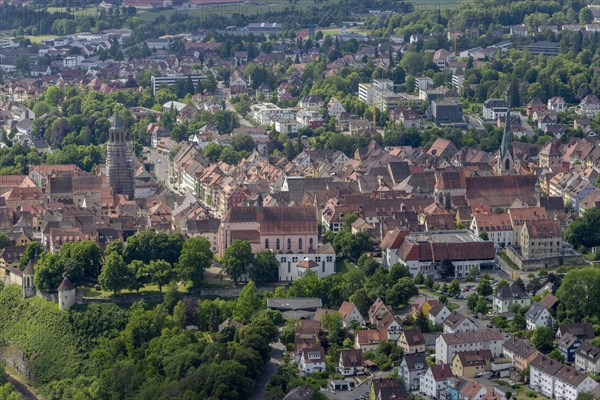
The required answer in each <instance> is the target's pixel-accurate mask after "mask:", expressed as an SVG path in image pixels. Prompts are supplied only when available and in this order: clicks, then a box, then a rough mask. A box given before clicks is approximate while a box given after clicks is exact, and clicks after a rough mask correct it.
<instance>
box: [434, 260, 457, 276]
mask: <svg viewBox="0 0 600 400" xmlns="http://www.w3.org/2000/svg"><path fill="white" fill-rule="evenodd" d="M454 269H455V268H454V264H452V261H450V260H443V261H442V262H441V263H440V267H439V269H438V273H439V274H440V275H441V276H442V278H450V277H453V276H454Z"/></svg>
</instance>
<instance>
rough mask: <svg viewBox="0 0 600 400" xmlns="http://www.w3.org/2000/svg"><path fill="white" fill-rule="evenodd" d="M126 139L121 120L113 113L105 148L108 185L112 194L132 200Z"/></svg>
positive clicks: (128, 150) (128, 144) (131, 163)
mask: <svg viewBox="0 0 600 400" xmlns="http://www.w3.org/2000/svg"><path fill="white" fill-rule="evenodd" d="M128 139H129V138H128V134H127V132H126V130H125V128H124V126H123V123H122V122H121V118H119V114H118V113H117V112H116V111H115V115H114V117H113V121H112V126H111V128H110V131H109V132H108V144H107V146H106V169H107V172H108V183H109V185H110V186H111V188H112V190H113V193H114V194H124V195H126V196H127V197H128V198H129V199H130V200H133V198H134V192H135V186H134V185H135V184H134V180H133V156H132V151H131V145H130V143H129V141H128Z"/></svg>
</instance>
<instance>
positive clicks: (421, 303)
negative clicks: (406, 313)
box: [411, 296, 439, 318]
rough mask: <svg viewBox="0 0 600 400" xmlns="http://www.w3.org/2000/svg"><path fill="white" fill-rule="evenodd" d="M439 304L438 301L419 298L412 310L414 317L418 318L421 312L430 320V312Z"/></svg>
mask: <svg viewBox="0 0 600 400" xmlns="http://www.w3.org/2000/svg"><path fill="white" fill-rule="evenodd" d="M438 302H439V301H438V299H433V298H431V299H428V298H427V297H426V296H425V297H423V296H422V297H418V298H417V300H416V301H415V302H414V303H413V305H412V308H411V311H412V315H413V317H415V318H416V317H417V315H419V312H423V315H425V317H426V318H429V310H431V308H432V307H433V306H435V305H436V304H437V303H438Z"/></svg>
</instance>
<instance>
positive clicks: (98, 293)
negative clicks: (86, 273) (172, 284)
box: [83, 285, 188, 298]
mask: <svg viewBox="0 0 600 400" xmlns="http://www.w3.org/2000/svg"><path fill="white" fill-rule="evenodd" d="M162 289H163V290H162V292H163V293H164V292H165V291H166V289H167V288H166V287H163V288H162ZM177 291H178V292H180V293H187V291H188V290H187V288H186V287H185V286H181V285H177ZM160 293H161V292H160V291H159V290H158V286H157V285H147V286H144V287H143V288H141V289H140V291H139V293H138V292H136V291H135V290H127V289H125V290H122V291H121V292H119V293H118V294H116V295H115V294H114V293H113V292H111V291H106V290H96V289H95V288H94V287H93V286H84V287H83V296H84V297H88V298H107V297H123V296H127V295H130V294H135V295H140V296H154V295H158V294H160Z"/></svg>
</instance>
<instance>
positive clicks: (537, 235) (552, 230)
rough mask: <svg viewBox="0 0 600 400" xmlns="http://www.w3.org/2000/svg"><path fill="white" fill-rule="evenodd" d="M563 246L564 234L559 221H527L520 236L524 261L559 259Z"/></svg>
mask: <svg viewBox="0 0 600 400" xmlns="http://www.w3.org/2000/svg"><path fill="white" fill-rule="evenodd" d="M562 245H563V233H562V228H561V226H560V222H559V221H557V220H540V221H526V222H525V224H524V225H523V228H522V229H521V232H520V235H519V246H520V247H521V255H522V256H523V258H524V259H540V258H547V257H558V256H560V255H561V254H562Z"/></svg>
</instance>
